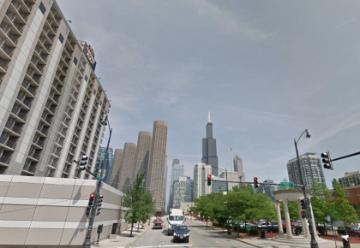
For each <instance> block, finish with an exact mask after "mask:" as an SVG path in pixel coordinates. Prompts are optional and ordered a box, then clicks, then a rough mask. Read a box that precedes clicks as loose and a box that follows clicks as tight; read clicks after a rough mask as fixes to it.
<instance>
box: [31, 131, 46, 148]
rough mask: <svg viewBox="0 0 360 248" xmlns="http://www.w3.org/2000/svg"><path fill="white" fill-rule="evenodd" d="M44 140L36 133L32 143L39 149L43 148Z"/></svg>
mask: <svg viewBox="0 0 360 248" xmlns="http://www.w3.org/2000/svg"><path fill="white" fill-rule="evenodd" d="M45 140H46V138H45V137H44V136H42V135H40V134H39V133H36V134H35V136H34V139H33V143H34V144H36V145H38V146H40V147H44V144H45Z"/></svg>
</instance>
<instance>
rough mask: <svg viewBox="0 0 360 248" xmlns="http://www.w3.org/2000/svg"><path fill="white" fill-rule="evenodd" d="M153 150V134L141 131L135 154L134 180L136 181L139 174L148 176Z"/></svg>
mask: <svg viewBox="0 0 360 248" xmlns="http://www.w3.org/2000/svg"><path fill="white" fill-rule="evenodd" d="M150 148H151V133H149V132H145V131H141V132H139V136H138V141H137V146H136V153H135V167H134V170H133V175H132V178H133V180H135V178H136V176H137V174H138V173H141V174H143V175H144V176H145V175H146V171H147V168H148V164H149V157H150Z"/></svg>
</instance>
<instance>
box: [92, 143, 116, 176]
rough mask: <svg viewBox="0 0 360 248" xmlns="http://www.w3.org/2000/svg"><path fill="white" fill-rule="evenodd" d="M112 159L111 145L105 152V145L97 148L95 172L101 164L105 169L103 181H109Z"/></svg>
mask: <svg viewBox="0 0 360 248" xmlns="http://www.w3.org/2000/svg"><path fill="white" fill-rule="evenodd" d="M113 160H114V153H113V149H112V148H111V147H109V149H108V151H107V153H106V147H100V148H99V151H98V156H97V159H96V165H95V172H96V173H97V172H98V171H100V169H101V167H102V166H103V167H104V169H105V173H104V177H105V178H104V181H105V182H107V183H110V178H111V170H112V164H113Z"/></svg>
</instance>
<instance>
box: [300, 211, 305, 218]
mask: <svg viewBox="0 0 360 248" xmlns="http://www.w3.org/2000/svg"><path fill="white" fill-rule="evenodd" d="M301 218H303V219H305V218H306V212H305V210H301Z"/></svg>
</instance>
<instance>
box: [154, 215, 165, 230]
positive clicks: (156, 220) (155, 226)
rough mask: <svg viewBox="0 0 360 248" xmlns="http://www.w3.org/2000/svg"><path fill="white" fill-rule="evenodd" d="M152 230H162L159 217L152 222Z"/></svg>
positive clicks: (161, 222)
mask: <svg viewBox="0 0 360 248" xmlns="http://www.w3.org/2000/svg"><path fill="white" fill-rule="evenodd" d="M153 229H163V221H162V219H161V218H160V217H156V219H155V220H154V224H153Z"/></svg>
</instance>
